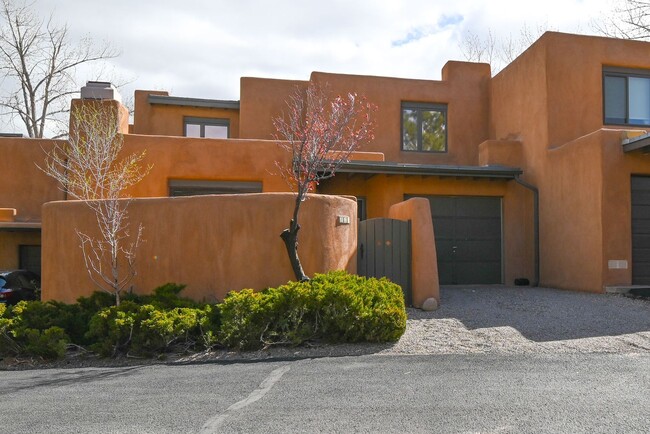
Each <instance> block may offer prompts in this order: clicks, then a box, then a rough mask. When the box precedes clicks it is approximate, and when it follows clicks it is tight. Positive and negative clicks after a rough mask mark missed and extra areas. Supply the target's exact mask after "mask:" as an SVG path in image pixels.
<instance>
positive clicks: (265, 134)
mask: <svg viewBox="0 0 650 434" xmlns="http://www.w3.org/2000/svg"><path fill="white" fill-rule="evenodd" d="M307 84H308V83H307V82H306V81H299V80H277V79H268V78H252V77H242V78H241V86H240V87H241V90H240V109H239V117H240V122H239V137H241V138H243V139H273V138H274V137H276V130H275V128H274V127H273V119H274V118H276V117H278V116H282V114H283V112H286V111H287V101H288V100H289V97H290V96H291V95H293V94H294V92H295V91H296V89H297V88H302V89H304V88H306V87H307Z"/></svg>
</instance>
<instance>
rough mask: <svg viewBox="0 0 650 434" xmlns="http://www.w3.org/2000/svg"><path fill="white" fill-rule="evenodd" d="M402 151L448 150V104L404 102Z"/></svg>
mask: <svg viewBox="0 0 650 434" xmlns="http://www.w3.org/2000/svg"><path fill="white" fill-rule="evenodd" d="M402 151H416V152H447V105H446V104H427V103H419V102H403V103H402Z"/></svg>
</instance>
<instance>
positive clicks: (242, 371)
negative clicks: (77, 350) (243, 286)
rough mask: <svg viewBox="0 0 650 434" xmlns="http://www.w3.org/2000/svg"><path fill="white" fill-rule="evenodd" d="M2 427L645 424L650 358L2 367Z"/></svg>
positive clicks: (416, 428)
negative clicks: (118, 366)
mask: <svg viewBox="0 0 650 434" xmlns="http://www.w3.org/2000/svg"><path fill="white" fill-rule="evenodd" d="M0 399H1V401H2V410H0V412H1V414H2V421H1V422H0V432H3V433H4V432H6V433H40V432H48V433H50V432H51V433H71V432H83V433H95V432H97V433H99V432H102V433H107V432H112V433H143V432H147V433H149V432H150V433H186V432H188V433H189V432H197V433H198V432H206V433H207V432H247V433H248V432H252V433H255V432H259V433H267V432H485V433H504V432H505V433H508V432H517V433H519V432H553V433H555V432H573V433H575V432H590V433H592V432H603V433H604V432H607V433H611V432H626V433H630V432H647V431H648V429H650V410H649V409H650V355H647V354H627V355H612V354H594V355H571V354H562V355H555V356H531V355H494V354H493V355H485V354H482V355H436V356H379V355H369V356H360V357H341V358H323V359H308V360H300V361H276V362H258V363H237V364H226V365H220V364H205V365H186V366H147V367H136V368H133V367H130V368H111V369H96V368H95V369H71V370H55V369H52V370H35V371H22V372H7V371H5V372H0Z"/></svg>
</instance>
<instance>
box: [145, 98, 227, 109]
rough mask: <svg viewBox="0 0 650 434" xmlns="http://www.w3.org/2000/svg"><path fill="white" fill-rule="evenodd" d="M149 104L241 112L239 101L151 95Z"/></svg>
mask: <svg viewBox="0 0 650 434" xmlns="http://www.w3.org/2000/svg"><path fill="white" fill-rule="evenodd" d="M148 101H149V104H158V105H175V106H186V107H206V108H221V109H232V110H239V101H229V100H221V99H203V98H186V97H180V96H168V95H149V98H148Z"/></svg>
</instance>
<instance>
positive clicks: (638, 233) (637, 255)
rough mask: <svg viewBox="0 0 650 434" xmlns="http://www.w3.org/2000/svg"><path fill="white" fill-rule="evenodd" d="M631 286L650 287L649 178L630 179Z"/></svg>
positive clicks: (634, 177)
mask: <svg viewBox="0 0 650 434" xmlns="http://www.w3.org/2000/svg"><path fill="white" fill-rule="evenodd" d="M632 284H634V285H650V177H647V176H633V177H632Z"/></svg>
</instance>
